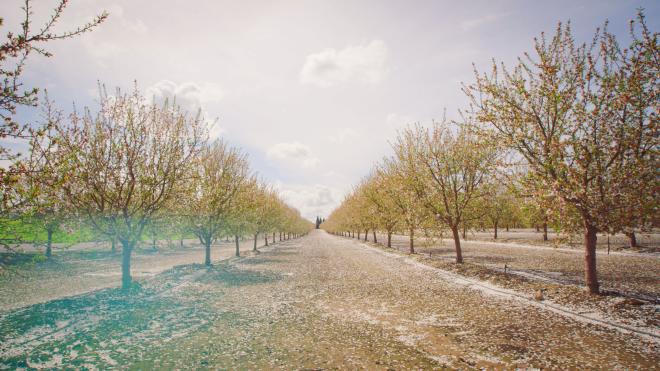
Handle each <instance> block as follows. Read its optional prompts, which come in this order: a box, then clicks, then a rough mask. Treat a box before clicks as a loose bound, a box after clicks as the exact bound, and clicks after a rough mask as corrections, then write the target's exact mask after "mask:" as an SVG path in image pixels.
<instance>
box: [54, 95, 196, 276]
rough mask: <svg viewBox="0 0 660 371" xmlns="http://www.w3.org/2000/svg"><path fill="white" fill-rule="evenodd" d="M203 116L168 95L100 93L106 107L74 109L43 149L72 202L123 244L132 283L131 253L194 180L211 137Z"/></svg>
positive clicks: (126, 272)
mask: <svg viewBox="0 0 660 371" xmlns="http://www.w3.org/2000/svg"><path fill="white" fill-rule="evenodd" d="M203 122H204V121H203V119H202V118H201V116H200V115H199V114H198V115H197V116H193V117H190V116H189V115H187V114H186V113H185V112H182V111H181V110H180V109H179V108H178V107H176V106H170V105H168V103H167V102H166V103H165V104H164V105H162V106H158V105H156V104H149V103H146V101H145V99H144V98H143V97H142V96H141V95H140V93H139V91H138V90H137V88H135V89H134V91H133V92H132V93H131V94H124V93H122V92H121V91H119V90H117V92H116V94H115V95H114V96H112V97H110V96H108V95H107V94H106V93H105V92H102V93H101V101H100V109H99V111H98V113H97V114H95V115H94V114H92V112H91V111H90V110H89V109H86V110H85V111H84V113H82V114H80V113H78V112H74V113H73V114H72V115H71V116H70V120H69V122H68V123H67V125H61V124H58V125H55V126H54V128H55V135H53V136H52V137H51V138H50V139H51V143H52V144H53V146H52V147H51V148H50V149H49V151H48V152H43V151H42V153H43V154H44V157H45V158H46V159H47V161H48V164H49V166H50V168H51V169H55V170H58V171H59V174H58V177H57V179H56V180H55V182H56V183H53V184H51V185H50V186H52V187H55V186H59V187H61V189H62V191H63V193H64V195H65V197H66V199H67V202H68V203H69V204H70V205H72V206H73V207H74V208H75V210H76V211H77V212H79V213H80V214H81V215H82V216H84V217H85V218H86V219H88V221H89V222H90V223H91V224H92V225H93V226H94V228H96V229H97V230H98V231H99V232H101V233H103V234H104V235H107V236H108V237H110V238H113V237H114V238H117V240H118V241H119V242H120V243H121V245H122V287H123V288H124V289H128V288H129V287H131V283H132V279H131V271H130V268H131V253H132V251H133V249H134V248H135V245H136V243H137V242H138V241H139V240H140V238H141V236H142V232H143V230H144V228H145V226H146V225H147V223H148V222H149V220H150V219H151V218H152V217H153V216H154V215H155V214H156V213H157V212H158V211H159V210H161V209H162V208H164V207H165V205H167V203H168V202H169V201H170V200H171V199H172V198H173V197H175V196H176V192H175V191H176V190H177V189H180V187H179V185H180V183H181V182H185V181H187V179H188V178H189V174H190V166H189V165H190V163H191V162H192V161H193V159H194V158H195V156H196V155H197V153H198V152H199V147H200V145H201V144H202V143H203V141H204V138H205V135H206V134H205V130H204V127H203Z"/></svg>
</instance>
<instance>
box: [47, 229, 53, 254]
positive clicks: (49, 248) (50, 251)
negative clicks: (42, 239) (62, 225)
mask: <svg viewBox="0 0 660 371" xmlns="http://www.w3.org/2000/svg"><path fill="white" fill-rule="evenodd" d="M46 233H47V234H48V240H47V241H46V257H48V258H50V257H51V256H53V231H52V230H51V229H48V230H47V231H46Z"/></svg>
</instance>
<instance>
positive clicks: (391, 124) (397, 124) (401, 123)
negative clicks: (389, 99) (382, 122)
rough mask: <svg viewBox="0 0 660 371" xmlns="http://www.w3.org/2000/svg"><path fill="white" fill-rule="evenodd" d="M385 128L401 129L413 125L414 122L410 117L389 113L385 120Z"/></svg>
mask: <svg viewBox="0 0 660 371" xmlns="http://www.w3.org/2000/svg"><path fill="white" fill-rule="evenodd" d="M386 121H387V126H388V128H390V129H395V130H399V129H403V128H405V127H407V126H409V125H412V124H414V123H415V122H418V121H416V120H415V119H414V118H413V117H412V116H408V115H400V114H398V113H390V114H388V115H387V118H386Z"/></svg>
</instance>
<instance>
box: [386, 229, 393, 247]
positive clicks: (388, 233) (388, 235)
mask: <svg viewBox="0 0 660 371" xmlns="http://www.w3.org/2000/svg"><path fill="white" fill-rule="evenodd" d="M387 247H390V248H391V247H392V231H387Z"/></svg>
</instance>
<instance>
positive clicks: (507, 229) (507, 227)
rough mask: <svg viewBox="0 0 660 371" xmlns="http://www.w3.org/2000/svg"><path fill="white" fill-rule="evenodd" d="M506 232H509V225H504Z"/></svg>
mask: <svg viewBox="0 0 660 371" xmlns="http://www.w3.org/2000/svg"><path fill="white" fill-rule="evenodd" d="M506 231H507V232H508V231H509V224H507V225H506Z"/></svg>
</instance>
